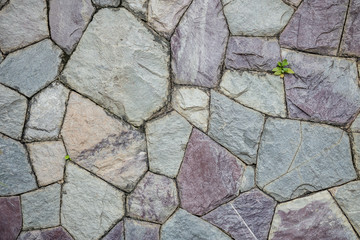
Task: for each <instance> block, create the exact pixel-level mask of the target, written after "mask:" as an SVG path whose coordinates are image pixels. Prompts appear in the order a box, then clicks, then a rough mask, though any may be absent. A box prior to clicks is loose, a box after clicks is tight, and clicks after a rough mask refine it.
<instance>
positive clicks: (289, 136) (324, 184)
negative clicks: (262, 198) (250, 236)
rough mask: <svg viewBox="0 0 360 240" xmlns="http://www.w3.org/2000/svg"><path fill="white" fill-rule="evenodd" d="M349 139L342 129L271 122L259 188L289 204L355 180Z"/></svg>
mask: <svg viewBox="0 0 360 240" xmlns="http://www.w3.org/2000/svg"><path fill="white" fill-rule="evenodd" d="M356 177H357V176H356V172H355V169H354V166H353V163H352V158H351V151H350V143H349V137H348V135H347V133H346V132H344V131H343V130H341V129H339V128H335V127H330V126H326V125H320V124H316V123H308V122H300V121H294V120H286V119H273V118H269V119H268V120H267V121H266V124H265V128H264V133H263V135H262V137H261V143H260V148H259V155H258V160H257V168H256V182H257V185H258V186H259V187H260V188H262V189H264V191H265V192H267V193H269V194H270V195H272V196H273V197H274V198H275V199H276V200H278V201H286V200H289V199H293V198H296V197H298V196H301V195H304V194H305V193H309V192H313V191H319V190H322V189H326V188H329V187H333V186H337V185H340V184H342V183H346V182H348V181H351V180H353V179H355V178H356Z"/></svg>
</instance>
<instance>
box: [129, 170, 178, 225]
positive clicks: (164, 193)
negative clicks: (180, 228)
mask: <svg viewBox="0 0 360 240" xmlns="http://www.w3.org/2000/svg"><path fill="white" fill-rule="evenodd" d="M178 205H179V200H178V195H177V190H176V184H175V181H174V180H173V179H171V178H167V177H165V176H161V175H156V174H153V173H151V172H148V173H147V174H146V175H145V176H144V178H143V179H142V180H141V181H140V182H139V184H138V185H137V187H136V188H135V190H134V191H133V192H132V193H131V194H130V195H129V196H128V198H127V206H126V207H127V210H128V216H130V217H135V218H138V219H143V220H146V221H152V222H157V223H164V222H165V221H166V219H167V218H168V217H169V216H170V215H171V214H172V213H173V212H174V211H175V209H176V208H177V206H178ZM125 228H126V224H125Z"/></svg>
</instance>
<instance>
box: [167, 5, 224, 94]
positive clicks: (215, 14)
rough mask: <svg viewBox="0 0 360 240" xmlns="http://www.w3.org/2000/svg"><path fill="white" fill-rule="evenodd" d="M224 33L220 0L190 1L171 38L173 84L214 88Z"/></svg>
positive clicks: (217, 80)
mask: <svg viewBox="0 0 360 240" xmlns="http://www.w3.org/2000/svg"><path fill="white" fill-rule="evenodd" d="M228 35H229V32H228V29H227V27H226V20H225V17H224V14H223V12H222V4H221V1H220V0H194V1H193V2H192V4H191V5H190V7H189V8H188V10H187V11H186V13H185V15H184V16H183V18H182V19H181V21H180V23H179V25H178V26H177V28H176V29H175V33H174V35H173V36H172V37H171V51H172V61H171V66H172V71H173V73H174V81H175V83H178V84H191V85H196V86H202V87H208V88H211V87H215V86H216V85H217V83H218V82H219V79H220V77H221V76H220V71H221V66H222V62H223V58H224V55H225V47H226V42H227V39H228Z"/></svg>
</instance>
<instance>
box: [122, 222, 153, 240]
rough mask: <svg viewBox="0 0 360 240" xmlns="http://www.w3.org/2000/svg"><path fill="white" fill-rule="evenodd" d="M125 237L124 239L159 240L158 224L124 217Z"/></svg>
mask: <svg viewBox="0 0 360 240" xmlns="http://www.w3.org/2000/svg"><path fill="white" fill-rule="evenodd" d="M124 225H125V229H126V232H125V239H126V240H140V239H149V240H159V239H160V236H159V232H160V225H159V224H154V223H148V222H142V221H136V220H133V219H129V218H127V219H125V224H124Z"/></svg>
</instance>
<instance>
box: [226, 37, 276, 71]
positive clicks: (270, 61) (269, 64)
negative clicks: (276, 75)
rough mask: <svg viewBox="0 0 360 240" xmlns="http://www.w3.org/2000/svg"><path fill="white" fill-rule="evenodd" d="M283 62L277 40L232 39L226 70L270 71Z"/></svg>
mask: <svg viewBox="0 0 360 240" xmlns="http://www.w3.org/2000/svg"><path fill="white" fill-rule="evenodd" d="M279 61H281V56H280V46H279V43H278V41H277V40H276V39H266V38H260V37H230V38H229V43H228V47H227V50H226V59H225V66H226V68H232V69H239V70H260V71H270V70H272V69H273V68H274V67H275V66H276V64H277V62H279Z"/></svg>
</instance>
